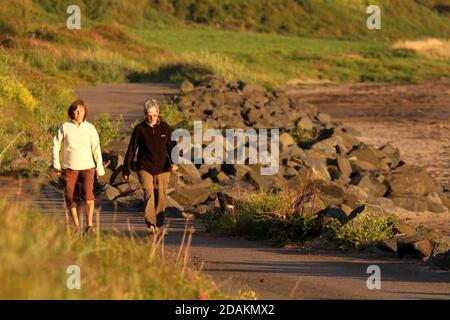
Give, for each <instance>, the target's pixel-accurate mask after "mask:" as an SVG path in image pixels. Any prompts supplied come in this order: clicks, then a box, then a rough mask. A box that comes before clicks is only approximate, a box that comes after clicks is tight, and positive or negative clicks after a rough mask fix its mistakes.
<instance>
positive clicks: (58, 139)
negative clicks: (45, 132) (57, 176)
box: [52, 126, 64, 170]
mask: <svg viewBox="0 0 450 320" xmlns="http://www.w3.org/2000/svg"><path fill="white" fill-rule="evenodd" d="M63 137H64V133H63V126H60V127H59V129H58V131H56V134H55V137H54V138H53V148H52V165H53V168H55V169H56V170H61V161H60V159H59V151H60V150H61V144H62V142H63Z"/></svg>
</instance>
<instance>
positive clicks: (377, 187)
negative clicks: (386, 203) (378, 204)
mask: <svg viewBox="0 0 450 320" xmlns="http://www.w3.org/2000/svg"><path fill="white" fill-rule="evenodd" d="M352 184H354V185H357V186H358V187H360V188H362V189H363V190H365V191H367V194H368V195H369V197H383V196H384V195H385V194H386V192H387V190H388V188H387V186H386V185H385V184H383V183H380V182H379V181H378V180H376V179H375V178H373V177H372V176H371V175H370V174H368V173H361V174H356V175H354V176H353V177H352Z"/></svg>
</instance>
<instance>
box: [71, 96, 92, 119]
mask: <svg viewBox="0 0 450 320" xmlns="http://www.w3.org/2000/svg"><path fill="white" fill-rule="evenodd" d="M78 106H82V107H83V108H84V119H83V121H84V120H86V117H87V114H88V109H87V108H86V105H85V104H84V101H83V100H81V99H78V100H75V101H74V102H72V104H71V105H70V107H69V110H67V114H68V115H69V117H70V119H72V120H73V119H75V110H76V109H77V108H78Z"/></svg>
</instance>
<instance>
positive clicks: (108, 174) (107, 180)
mask: <svg viewBox="0 0 450 320" xmlns="http://www.w3.org/2000/svg"><path fill="white" fill-rule="evenodd" d="M112 175H113V171H112V170H110V169H109V168H105V174H104V175H103V176H99V177H98V179H97V181H98V182H102V183H108V184H109V183H110V182H111V177H112Z"/></svg>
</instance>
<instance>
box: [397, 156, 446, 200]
mask: <svg viewBox="0 0 450 320" xmlns="http://www.w3.org/2000/svg"><path fill="white" fill-rule="evenodd" d="M389 184H390V188H391V192H390V195H391V196H392V197H397V196H405V195H410V194H412V195H426V194H428V193H434V192H440V191H441V189H442V186H441V185H439V183H438V182H436V181H435V180H434V179H433V178H432V177H431V176H430V175H429V174H428V172H427V171H426V169H425V168H422V167H418V166H414V165H407V164H405V165H402V166H400V167H398V168H396V169H395V170H393V171H392V179H391V181H389Z"/></svg>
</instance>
